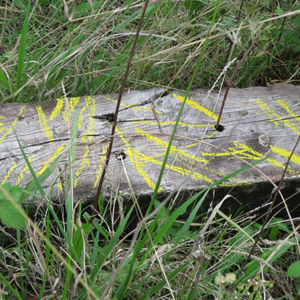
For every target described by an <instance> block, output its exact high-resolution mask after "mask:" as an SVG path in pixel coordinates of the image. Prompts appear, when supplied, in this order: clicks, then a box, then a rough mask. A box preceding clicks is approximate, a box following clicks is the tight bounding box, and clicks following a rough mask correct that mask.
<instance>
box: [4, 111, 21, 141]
mask: <svg viewBox="0 0 300 300" xmlns="http://www.w3.org/2000/svg"><path fill="white" fill-rule="evenodd" d="M25 107H26V106H25V105H24V106H22V107H21V109H20V112H19V115H18V116H17V117H16V118H15V119H14V121H13V123H12V124H11V126H10V127H9V128H8V129H7V131H6V132H5V133H4V134H3V136H2V137H1V139H0V144H1V143H2V142H3V141H4V139H5V137H6V136H7V135H8V134H10V133H11V131H12V130H13V128H14V127H15V126H16V124H17V122H18V120H19V117H20V116H21V115H22V114H23V110H24V109H25ZM6 128H7V127H5V129H6Z"/></svg>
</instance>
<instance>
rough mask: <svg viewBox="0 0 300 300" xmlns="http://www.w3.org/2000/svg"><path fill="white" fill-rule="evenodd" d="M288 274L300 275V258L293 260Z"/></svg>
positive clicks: (292, 275)
mask: <svg viewBox="0 0 300 300" xmlns="http://www.w3.org/2000/svg"><path fill="white" fill-rule="evenodd" d="M286 276H287V277H293V278H296V277H300V260H297V261H295V262H293V263H292V264H291V265H290V266H289V268H288V270H287V272H286Z"/></svg>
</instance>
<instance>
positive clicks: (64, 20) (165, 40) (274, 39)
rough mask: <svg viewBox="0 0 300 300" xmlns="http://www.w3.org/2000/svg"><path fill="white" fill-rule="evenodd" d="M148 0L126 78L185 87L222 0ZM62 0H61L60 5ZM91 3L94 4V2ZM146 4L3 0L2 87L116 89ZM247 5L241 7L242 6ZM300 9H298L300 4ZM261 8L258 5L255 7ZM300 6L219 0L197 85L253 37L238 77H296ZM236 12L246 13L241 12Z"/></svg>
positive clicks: (44, 91) (50, 91) (48, 95)
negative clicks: (196, 0)
mask: <svg viewBox="0 0 300 300" xmlns="http://www.w3.org/2000/svg"><path fill="white" fill-rule="evenodd" d="M191 2H195V1H177V2H176V5H174V3H173V1H158V2H153V3H151V4H150V6H149V8H148V9H147V13H146V18H145V22H144V25H143V28H142V32H141V36H140V38H139V41H138V51H137V54H136V55H135V57H134V60H133V65H132V68H131V72H130V75H129V78H128V81H127V88H130V89H147V88H151V87H156V86H160V87H170V88H172V89H183V90H184V89H185V88H186V86H187V85H188V83H189V81H190V78H191V76H192V73H193V70H194V65H195V63H196V60H197V57H198V56H199V53H200V52H201V49H202V48H203V41H204V40H205V37H206V36H207V33H208V31H209V26H210V22H211V20H212V17H213V13H214V9H215V7H216V4H217V1H210V2H208V1H207V2H199V3H200V4H201V5H200V4H199V3H198V2H197V3H198V4H199V5H198V6H195V5H189V3H191ZM64 3H65V5H64ZM91 4H93V5H91ZM142 6H143V4H142V3H140V2H134V1H133V0H125V1H117V0H115V1H110V2H109V3H106V2H105V3H104V4H102V3H101V2H100V1H76V2H70V3H69V2H67V1H58V0H50V1H38V2H33V1H32V2H31V3H30V2H28V1H23V0H20V1H6V2H4V4H3V5H2V7H1V18H2V28H1V32H0V53H1V55H0V66H1V68H0V97H1V98H2V101H23V102H28V101H35V100H49V99H54V98H58V97H61V96H62V95H63V94H64V93H63V89H62V83H63V85H64V86H65V91H66V95H67V96H83V95H95V94H99V93H113V92H117V91H118V90H119V82H120V78H122V76H123V72H124V70H125V67H126V60H127V58H128V57H129V52H130V49H131V46H132V43H133V39H134V35H135V31H136V26H137V22H138V19H139V16H140V15H141V11H142ZM240 10H241V11H240ZM297 10H298V11H297ZM257 11H259V14H257ZM298 14H299V7H298V6H295V5H292V4H291V3H289V2H287V3H280V6H279V4H277V3H276V2H274V1H264V2H261V3H259V4H258V3H256V2H253V1H244V3H243V6H242V7H241V9H240V6H239V5H238V4H237V3H236V2H234V1H227V2H222V3H221V6H220V9H219V11H218V14H217V16H216V20H215V22H214V26H213V28H212V29H211V34H210V35H211V36H210V39H209V43H208V45H207V48H206V51H205V55H204V57H203V59H202V62H201V66H200V72H199V73H198V74H197V76H196V78H195V81H194V84H193V86H192V88H193V89H194V88H210V87H211V86H212V85H213V84H214V82H215V80H216V78H217V77H218V76H219V74H220V72H221V71H222V70H223V68H224V65H225V63H226V61H225V60H226V59H225V58H226V56H227V54H228V48H229V44H228V39H230V40H231V42H232V47H231V51H230V55H229V57H231V58H234V57H237V58H238V59H240V58H241V57H242V55H243V54H244V52H245V49H247V47H249V45H250V44H251V41H252V40H253V36H254V35H255V36H259V39H258V41H257V46H256V47H255V49H254V50H253V51H251V53H250V55H249V57H248V58H247V61H246V64H247V68H243V69H241V70H239V71H238V73H237V76H236V77H235V80H234V82H233V86H238V87H247V86H250V85H266V84H267V83H271V82H272V80H288V79H291V80H292V79H294V80H296V79H297V78H298V77H299V73H298V70H299V59H298V57H299V51H300V42H299V40H298V37H297V32H298V31H299V28H300V22H299V20H300V19H299V18H300V17H299V16H298ZM238 16H240V18H239V19H237V18H238Z"/></svg>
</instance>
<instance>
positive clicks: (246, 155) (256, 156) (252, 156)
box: [233, 141, 294, 172]
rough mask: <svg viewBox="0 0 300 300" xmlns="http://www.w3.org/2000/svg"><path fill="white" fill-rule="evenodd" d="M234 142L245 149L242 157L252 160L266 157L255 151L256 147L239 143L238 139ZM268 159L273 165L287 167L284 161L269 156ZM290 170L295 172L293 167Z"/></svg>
mask: <svg viewBox="0 0 300 300" xmlns="http://www.w3.org/2000/svg"><path fill="white" fill-rule="evenodd" d="M233 143H234V145H235V146H238V147H240V148H242V149H243V150H244V152H243V157H242V158H245V159H250V160H259V159H261V158H263V157H265V156H264V155H263V154H262V153H260V152H258V151H255V150H254V149H252V148H251V147H249V146H247V145H244V144H242V143H239V142H237V141H233ZM246 152H248V153H246ZM249 153H250V154H249ZM266 161H267V162H269V163H270V164H271V165H274V166H277V167H279V168H283V169H284V168H285V166H284V165H283V164H282V163H280V162H278V161H277V160H275V159H272V158H267V159H266ZM288 170H289V171H290V172H294V171H293V170H291V169H288Z"/></svg>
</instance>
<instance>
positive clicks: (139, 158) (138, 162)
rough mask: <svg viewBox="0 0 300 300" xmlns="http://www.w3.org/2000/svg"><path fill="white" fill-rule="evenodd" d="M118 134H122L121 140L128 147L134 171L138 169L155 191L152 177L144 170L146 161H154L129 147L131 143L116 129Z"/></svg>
mask: <svg viewBox="0 0 300 300" xmlns="http://www.w3.org/2000/svg"><path fill="white" fill-rule="evenodd" d="M116 132H117V133H119V134H120V138H121V139H122V141H123V142H124V144H125V145H126V147H127V150H126V152H127V154H128V157H129V159H130V161H131V162H132V165H133V167H134V169H136V170H137V171H138V173H139V174H140V175H141V176H142V177H143V178H144V180H145V181H146V183H147V184H148V186H149V187H150V188H151V189H153V190H154V188H155V183H154V182H153V181H152V180H151V179H150V177H149V176H148V174H147V173H146V171H145V170H144V163H143V161H144V160H146V161H148V162H150V161H151V162H153V161H154V160H153V159H152V158H148V157H147V156H146V155H144V154H142V153H139V152H138V151H136V150H135V149H133V148H132V147H131V146H130V145H129V142H128V141H127V140H126V139H125V138H124V136H123V135H122V133H121V131H120V130H118V129H117V128H116ZM161 191H162V189H159V191H158V192H161Z"/></svg>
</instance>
